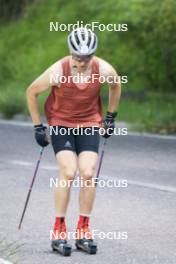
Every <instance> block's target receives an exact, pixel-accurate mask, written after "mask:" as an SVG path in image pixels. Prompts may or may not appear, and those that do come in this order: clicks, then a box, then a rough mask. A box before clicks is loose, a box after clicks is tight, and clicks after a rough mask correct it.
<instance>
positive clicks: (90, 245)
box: [75, 238, 97, 255]
mask: <svg viewBox="0 0 176 264" xmlns="http://www.w3.org/2000/svg"><path fill="white" fill-rule="evenodd" d="M75 246H76V248H77V249H78V250H82V251H84V252H87V253H88V254H90V255H93V254H96V253H97V244H96V243H95V242H94V241H93V239H86V238H83V239H78V240H76V243H75Z"/></svg>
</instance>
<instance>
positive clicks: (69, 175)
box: [62, 168, 76, 181]
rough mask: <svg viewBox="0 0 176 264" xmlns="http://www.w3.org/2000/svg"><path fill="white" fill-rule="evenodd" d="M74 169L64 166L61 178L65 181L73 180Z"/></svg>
mask: <svg viewBox="0 0 176 264" xmlns="http://www.w3.org/2000/svg"><path fill="white" fill-rule="evenodd" d="M75 173H76V170H75V169H72V168H65V169H64V171H63V172H62V178H64V180H66V181H73V180H74V178H75Z"/></svg>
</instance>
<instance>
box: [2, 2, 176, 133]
mask: <svg viewBox="0 0 176 264" xmlns="http://www.w3.org/2000/svg"><path fill="white" fill-rule="evenodd" d="M1 1H3V9H1V13H0V14H1V22H2V26H1V28H0V34H1V36H2V37H1V43H0V72H1V75H0V112H3V113H4V115H5V116H6V117H8V118H10V117H11V116H13V115H14V114H15V113H20V112H22V113H27V109H26V102H25V89H26V87H27V86H28V85H29V84H30V83H31V82H32V80H34V79H35V78H36V77H37V76H38V75H39V74H40V73H41V72H42V71H44V70H45V69H46V68H47V67H48V66H49V65H51V64H52V63H54V62H55V61H56V60H58V59H59V58H61V57H63V56H65V55H67V54H68V48H67V45H66V37H67V32H54V31H53V32H50V31H49V22H50V21H53V22H55V21H58V22H59V23H65V24H69V23H76V22H77V21H78V20H79V21H81V20H82V21H83V22H84V24H85V23H90V22H92V21H99V22H100V23H104V24H108V23H116V24H118V23H119V24H120V23H122V24H123V23H124V24H126V23H127V24H128V31H126V32H108V31H105V32H100V31H96V32H97V34H98V37H99V48H98V52H97V55H98V56H100V57H103V58H104V59H106V60H107V61H109V62H110V63H112V64H113V65H114V67H115V68H116V69H117V71H118V73H119V74H120V75H127V76H128V84H125V85H123V98H122V101H121V104H120V114H119V119H120V120H123V121H128V122H130V123H135V124H138V125H139V127H140V128H141V129H143V130H147V131H152V132H162V133H166V132H168V133H174V132H176V111H175V99H176V94H175V84H176V75H175V71H176V60H175V57H174V54H176V38H175V25H176V16H175V13H176V3H175V0H161V1H160V3H159V4H158V1H155V0H148V1H145V0H140V1H139V0H127V1H123V0H118V1H116V0H109V1H107V2H102V1H101V0H96V1H91V0H82V1H78V2H77V1H73V0H70V1H63V0H50V1H49V0H33V1H24V0H18V1H12V0H11V1H8V6H7V4H6V2H5V1H4V0H1ZM24 3H25V4H24ZM26 3H28V4H26ZM14 5H16V6H14ZM18 7H20V8H18ZM7 14H8V15H7ZM141 94H144V96H142V97H141ZM44 97H45V96H44ZM44 97H43V98H42V99H41V102H43V101H44ZM105 97H106V94H105V92H104V94H103V98H105ZM41 108H42V106H41Z"/></svg>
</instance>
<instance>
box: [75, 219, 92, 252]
mask: <svg viewBox="0 0 176 264" xmlns="http://www.w3.org/2000/svg"><path fill="white" fill-rule="evenodd" d="M75 246H76V248H77V249H78V250H82V251H84V252H87V253H88V254H91V255H93V254H96V253H97V244H96V243H95V242H94V241H93V239H92V237H91V232H90V229H89V217H84V216H80V219H79V222H78V225H77V229H76V241H75Z"/></svg>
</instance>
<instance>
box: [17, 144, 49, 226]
mask: <svg viewBox="0 0 176 264" xmlns="http://www.w3.org/2000/svg"><path fill="white" fill-rule="evenodd" d="M43 150H44V148H41V150H40V154H39V158H38V161H37V164H36V168H35V171H34V176H33V178H32V182H31V185H30V187H29V191H28V194H27V197H26V201H25V205H24V209H23V213H22V216H21V219H20V223H19V226H18V229H19V230H20V229H21V225H22V222H23V218H24V215H25V212H26V208H27V205H28V202H29V198H30V195H31V191H32V187H33V185H34V181H35V178H36V175H37V171H38V168H39V164H40V161H41V159H42V154H43Z"/></svg>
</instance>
